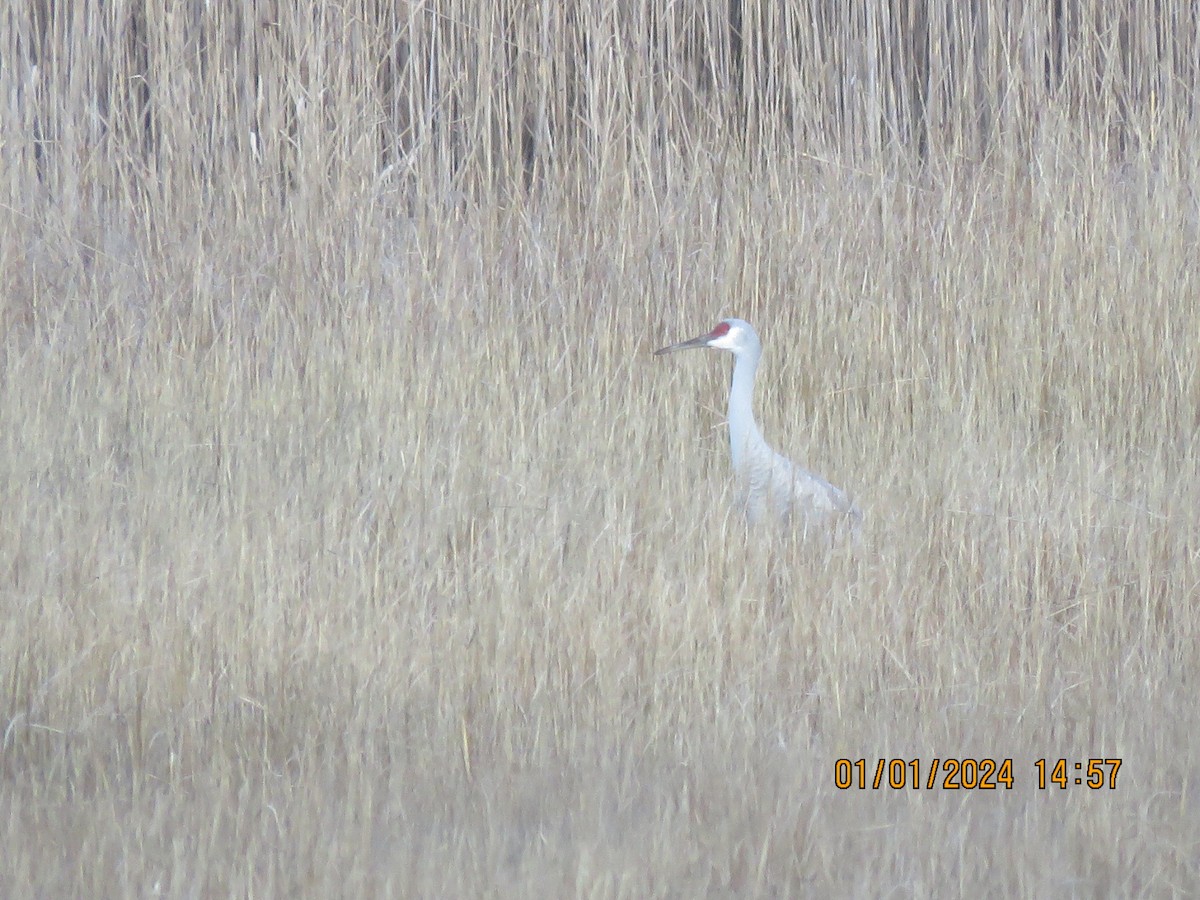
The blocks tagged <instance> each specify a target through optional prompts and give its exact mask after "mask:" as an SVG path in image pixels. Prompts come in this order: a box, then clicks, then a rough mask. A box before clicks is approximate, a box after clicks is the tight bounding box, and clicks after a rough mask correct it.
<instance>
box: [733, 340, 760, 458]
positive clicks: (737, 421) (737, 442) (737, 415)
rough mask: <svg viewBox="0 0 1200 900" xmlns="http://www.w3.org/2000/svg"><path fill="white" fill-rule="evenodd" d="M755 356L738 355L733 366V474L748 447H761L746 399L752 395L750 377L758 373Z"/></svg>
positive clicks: (755, 354) (748, 400)
mask: <svg viewBox="0 0 1200 900" xmlns="http://www.w3.org/2000/svg"><path fill="white" fill-rule="evenodd" d="M758 356H759V355H758V354H757V353H739V354H737V357H736V359H737V362H736V363H735V364H734V366H733V384H732V385H731V387H730V389H729V451H730V454H731V455H732V456H733V470H734V471H735V472H740V471H741V467H742V459H743V457H744V455H745V452H746V450H747V448H748V447H752V446H757V445H758V444H760V443H762V435H761V433H760V432H759V430H758V425H757V424H755V422H754V411H753V409H752V408H751V405H750V398H751V395H752V394H753V392H754V373H755V372H756V371H757V370H758Z"/></svg>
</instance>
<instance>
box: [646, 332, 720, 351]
mask: <svg viewBox="0 0 1200 900" xmlns="http://www.w3.org/2000/svg"><path fill="white" fill-rule="evenodd" d="M711 340H712V335H711V334H702V335H700V337H694V338H692V339H691V340H690V341H680V342H679V343H678V344H671V346H669V347H660V348H659V349H658V350H655V351H654V355H655V356H662V355H663V354H665V353H674V352H675V351H676V350H692V349H695V348H696V347H707V346H708V342H709V341H711Z"/></svg>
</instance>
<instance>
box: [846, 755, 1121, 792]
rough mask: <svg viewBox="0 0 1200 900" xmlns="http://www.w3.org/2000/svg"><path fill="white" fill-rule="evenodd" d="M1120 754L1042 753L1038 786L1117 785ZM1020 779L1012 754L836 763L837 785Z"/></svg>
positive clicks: (981, 785) (962, 785)
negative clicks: (1101, 756) (1077, 755)
mask: <svg viewBox="0 0 1200 900" xmlns="http://www.w3.org/2000/svg"><path fill="white" fill-rule="evenodd" d="M1120 768H1121V760H1120V759H1117V758H1114V757H1109V758H1107V759H1099V758H1095V759H1086V760H1080V761H1078V762H1074V761H1072V760H1069V759H1039V760H1037V761H1036V762H1034V764H1033V769H1034V772H1033V774H1034V775H1036V777H1037V786H1038V789H1039V790H1043V791H1044V790H1047V789H1048V788H1052V787H1058V788H1060V789H1062V790H1066V788H1067V787H1068V785H1078V786H1080V787H1086V788H1090V789H1092V790H1100V789H1101V788H1108V789H1109V790H1116V787H1117V770H1119V769H1120ZM1015 783H1016V778H1015V777H1014V775H1013V761H1012V760H1011V759H1001V760H995V759H971V758H966V759H955V758H950V759H940V758H938V757H934V758H933V759H930V760H921V759H920V758H917V759H879V760H876V761H875V763H874V765H872V764H870V763H868V762H867V760H865V759H853V760H852V759H839V760H838V761H837V762H835V763H834V764H833V784H834V787H836V788H837V789H838V790H849V789H851V788H858V789H859V790H866V789H867V788H871V789H872V790H882V789H892V790H901V789H905V788H907V789H909V790H919V789H921V788H924V789H926V790H933V789H934V788H941V789H942V790H949V791H994V790H997V789H998V788H1004V789H1005V790H1009V791H1011V790H1012V788H1013V785H1014V784H1015Z"/></svg>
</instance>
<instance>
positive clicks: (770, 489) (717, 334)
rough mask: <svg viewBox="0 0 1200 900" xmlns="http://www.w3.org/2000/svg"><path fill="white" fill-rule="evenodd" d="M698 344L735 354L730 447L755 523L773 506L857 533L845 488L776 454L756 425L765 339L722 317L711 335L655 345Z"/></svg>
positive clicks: (856, 515) (856, 516)
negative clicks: (757, 379)
mask: <svg viewBox="0 0 1200 900" xmlns="http://www.w3.org/2000/svg"><path fill="white" fill-rule="evenodd" d="M694 347H713V348H715V349H717V350H728V351H729V352H730V353H732V354H733V356H734V359H735V363H734V366H733V382H732V384H731V385H730V389H729V451H730V453H731V454H732V456H733V471H734V475H735V476H736V478H737V488H738V501H739V503H741V504H742V505H743V506H744V508H745V511H746V516H747V518H748V519H749V520H750V521H751V522H757V521H758V520H759V519H761V518H762V516H763V513H764V512H766V511H768V510H770V511H772V512H774V513H775V514H776V515H778V516H780V517H781V518H784V519H786V518H788V516H790V515H791V514H793V513H797V512H798V513H800V515H801V516H802V521H803V524H804V525H805V526H806V527H807V526H808V525H810V524H813V525H819V526H826V527H828V526H833V525H838V524H841V523H843V522H844V523H846V524H848V525H849V526H850V527H851V528H852V529H853V530H854V531H856V532H857V530H858V526H859V524H860V523H861V521H862V513H861V512H859V511H858V508H857V507H855V506H854V504H853V503H851V502H850V498H849V497H847V496H846V494H845V492H844V491H842V490H840V489H839V488H836V487H834V486H833V485H832V484H830V483H829V482H828V481H826V480H825V479H824V478H822V477H820V476H819V475H814V474H813V473H812V472H809V471H808V470H806V469H803V468H801V467H800V466H798V465H796V464H795V463H794V462H792V461H791V460H790V459H788V458H787V457H786V456H783V455H782V454H780V453H776V452H775V451H774V450H773V449H771V446H770V445H769V444H768V443H767V442H766V440H764V439H763V436H762V432H761V431H759V430H758V424H757V423H756V422H755V421H754V411H753V409H752V408H751V394H752V393H753V390H754V373H755V372H756V371H757V370H758V361H759V359H760V358H761V356H762V342H761V341H760V340H759V339H758V334H757V333H756V332H755V330H754V329H753V328H752V327H751V325H750V323H749V322H745V321H743V320H742V319H722V320H721V321H720V322H719V323H718V324H717V327H716V328H714V329H713V330H712V331H710V332H709V333H708V334H702V335H700V337H697V338H692V339H691V340H690V341H682V342H680V343H678V344H671V346H669V347H663V348H662V349H660V350H655V351H654V355H655V356H662V355H663V354H664V353H674V352H675V351H677V350H690V349H692V348H694Z"/></svg>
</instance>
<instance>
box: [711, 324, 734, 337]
mask: <svg viewBox="0 0 1200 900" xmlns="http://www.w3.org/2000/svg"><path fill="white" fill-rule="evenodd" d="M727 334H729V323H728V322H721V323H720V324H718V325H717V327H716V328H714V329H713V330H712V331H710V332H709V334H708V336H709V337H710V338H719V337H725V335H727Z"/></svg>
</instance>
